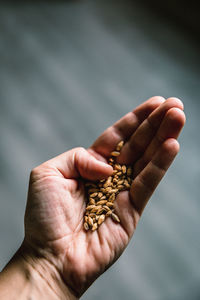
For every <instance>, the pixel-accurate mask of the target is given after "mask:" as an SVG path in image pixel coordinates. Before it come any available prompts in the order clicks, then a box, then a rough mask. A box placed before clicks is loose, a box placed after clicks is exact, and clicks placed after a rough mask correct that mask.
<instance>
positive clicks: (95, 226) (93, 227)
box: [92, 223, 98, 231]
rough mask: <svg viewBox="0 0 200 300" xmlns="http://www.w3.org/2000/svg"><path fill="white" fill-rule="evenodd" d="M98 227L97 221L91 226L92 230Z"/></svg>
mask: <svg viewBox="0 0 200 300" xmlns="http://www.w3.org/2000/svg"><path fill="white" fill-rule="evenodd" d="M97 227H98V225H97V223H94V225H93V226H92V231H94V230H96V229H97Z"/></svg>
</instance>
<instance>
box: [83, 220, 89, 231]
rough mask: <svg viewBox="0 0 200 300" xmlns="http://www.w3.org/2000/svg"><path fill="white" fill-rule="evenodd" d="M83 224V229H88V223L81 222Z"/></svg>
mask: <svg viewBox="0 0 200 300" xmlns="http://www.w3.org/2000/svg"><path fill="white" fill-rule="evenodd" d="M83 226H84V228H85V230H89V225H88V223H86V222H85V223H84V224H83Z"/></svg>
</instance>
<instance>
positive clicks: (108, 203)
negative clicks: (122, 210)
mask: <svg viewBox="0 0 200 300" xmlns="http://www.w3.org/2000/svg"><path fill="white" fill-rule="evenodd" d="M106 206H108V207H114V203H113V202H107V203H106Z"/></svg>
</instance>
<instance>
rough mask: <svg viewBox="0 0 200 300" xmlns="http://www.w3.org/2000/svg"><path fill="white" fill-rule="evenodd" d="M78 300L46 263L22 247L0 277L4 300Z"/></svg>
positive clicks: (57, 273)
mask: <svg viewBox="0 0 200 300" xmlns="http://www.w3.org/2000/svg"><path fill="white" fill-rule="evenodd" d="M30 297H31V299H33V300H35V299H44V300H45V299H48V300H61V299H62V300H77V299H78V298H77V297H75V296H74V294H73V293H72V291H71V290H70V288H68V287H67V286H66V285H65V283H64V282H63V280H62V278H61V276H60V275H59V272H58V271H57V270H56V268H55V267H54V266H53V264H51V263H50V261H48V260H47V259H44V258H41V257H37V256H36V255H34V254H33V253H31V252H30V251H29V250H28V251H27V249H26V250H25V248H24V247H21V248H20V249H19V250H18V251H17V253H16V254H15V255H14V257H13V258H12V259H11V261H10V262H9V263H8V265H7V266H6V267H5V268H4V270H3V271H2V273H1V275H0V298H1V299H6V300H7V299H9V300H11V299H20V300H22V299H29V298H30Z"/></svg>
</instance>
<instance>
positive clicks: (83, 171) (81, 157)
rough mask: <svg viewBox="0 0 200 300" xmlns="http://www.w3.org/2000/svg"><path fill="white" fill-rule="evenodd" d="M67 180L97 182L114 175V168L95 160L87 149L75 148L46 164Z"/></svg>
mask: <svg viewBox="0 0 200 300" xmlns="http://www.w3.org/2000/svg"><path fill="white" fill-rule="evenodd" d="M43 165H46V166H48V167H50V168H53V169H54V170H56V172H57V173H58V174H59V175H61V176H63V177H65V178H70V179H71V178H78V177H80V176H81V177H83V178H86V179H89V180H97V179H102V178H105V177H108V176H109V175H111V174H112V172H113V168H112V167H111V166H110V165H108V164H107V163H104V162H102V161H99V160H97V159H96V158H94V157H93V156H92V155H91V154H90V153H89V152H88V151H87V150H86V149H84V148H81V147H80V148H75V149H72V150H70V151H67V152H65V153H63V154H61V155H59V156H57V157H55V158H53V159H51V160H49V161H47V162H46V163H44V164H43Z"/></svg>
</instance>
